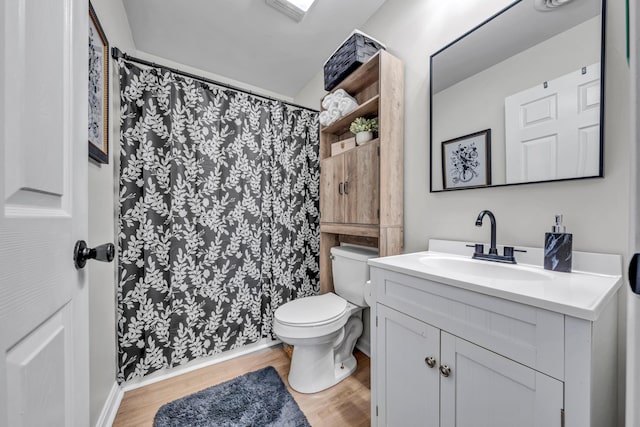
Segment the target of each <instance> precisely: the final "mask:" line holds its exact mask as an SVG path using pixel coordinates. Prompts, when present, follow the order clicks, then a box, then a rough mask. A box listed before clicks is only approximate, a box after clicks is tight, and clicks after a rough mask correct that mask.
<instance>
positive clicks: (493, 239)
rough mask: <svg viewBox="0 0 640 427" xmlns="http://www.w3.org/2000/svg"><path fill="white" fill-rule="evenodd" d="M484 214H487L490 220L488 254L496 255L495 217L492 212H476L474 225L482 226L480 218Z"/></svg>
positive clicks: (481, 218)
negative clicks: (476, 216)
mask: <svg viewBox="0 0 640 427" xmlns="http://www.w3.org/2000/svg"><path fill="white" fill-rule="evenodd" d="M485 215H489V220H490V221H491V247H490V248H489V255H498V248H496V217H495V216H494V215H493V212H491V211H487V210H484V211H482V212H480V213H479V214H478V218H477V219H476V227H482V220H483V219H484V216H485Z"/></svg>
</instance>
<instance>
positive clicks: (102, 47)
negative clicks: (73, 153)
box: [89, 3, 109, 163]
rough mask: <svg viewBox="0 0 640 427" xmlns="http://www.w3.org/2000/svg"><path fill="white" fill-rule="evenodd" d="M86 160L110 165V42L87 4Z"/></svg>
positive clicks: (91, 7) (90, 6) (94, 13)
mask: <svg viewBox="0 0 640 427" xmlns="http://www.w3.org/2000/svg"><path fill="white" fill-rule="evenodd" d="M89 157H90V158H91V159H93V160H95V161H97V162H98V163H109V42H108V41H107V36H106V35H105V34H104V31H103V30H102V26H101V25H100V21H99V20H98V16H97V15H96V12H95V10H93V6H92V5H91V3H89Z"/></svg>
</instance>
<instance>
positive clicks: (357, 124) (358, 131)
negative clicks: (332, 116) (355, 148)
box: [349, 117, 378, 145]
mask: <svg viewBox="0 0 640 427" xmlns="http://www.w3.org/2000/svg"><path fill="white" fill-rule="evenodd" d="M349 130H350V131H351V133H353V134H354V135H355V136H356V144H358V145H362V144H364V143H365V142H367V141H370V140H372V139H373V133H374V132H378V119H376V118H373V119H365V118H364V117H358V118H357V119H355V120H354V121H353V122H351V126H350V127H349Z"/></svg>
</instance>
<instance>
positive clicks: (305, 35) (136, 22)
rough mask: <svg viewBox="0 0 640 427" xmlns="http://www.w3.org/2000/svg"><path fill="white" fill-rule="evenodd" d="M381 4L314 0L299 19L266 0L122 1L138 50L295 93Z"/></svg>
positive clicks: (362, 0)
mask: <svg viewBox="0 0 640 427" xmlns="http://www.w3.org/2000/svg"><path fill="white" fill-rule="evenodd" d="M384 1H385V0H349V1H345V0H317V1H316V3H315V4H313V6H311V9H310V10H309V12H308V14H307V16H306V17H305V18H304V19H303V20H302V21H301V22H295V21H294V20H293V19H291V18H289V17H288V16H286V15H283V14H282V13H280V12H278V11H277V10H275V9H274V8H272V7H270V6H268V5H267V4H266V2H265V1H264V0H179V1H177V0H123V3H124V6H125V9H126V12H127V16H128V19H129V24H130V25H131V32H132V34H133V39H134V42H135V44H136V48H137V50H138V51H143V52H146V53H150V54H152V55H156V56H159V57H162V58H166V59H169V60H172V61H175V62H179V63H181V64H185V65H188V66H191V67H195V68H198V69H201V70H204V71H208V72H211V73H214V74H218V75H221V76H224V77H227V78H230V79H234V80H237V81H240V82H243V83H248V84H250V85H253V86H257V87H260V88H262V89H266V90H269V91H272V92H275V93H278V94H281V95H284V96H288V97H293V96H294V95H296V94H297V93H298V92H299V91H300V89H302V88H303V87H304V86H305V84H306V83H307V82H308V81H309V80H310V79H311V78H312V77H314V76H315V75H316V74H317V73H318V72H319V71H321V70H322V66H323V64H324V62H325V61H326V59H327V58H328V57H329V56H331V54H332V53H333V51H334V50H335V49H336V48H337V47H338V46H340V44H341V43H342V42H343V41H344V40H345V38H346V37H347V36H349V34H350V33H351V32H352V31H353V30H354V29H356V28H358V27H360V26H361V25H362V24H364V23H365V22H366V21H367V20H368V19H369V17H370V16H371V15H373V14H374V12H375V11H376V10H378V8H379V7H380V6H381V5H382V4H383V3H384ZM127 53H128V52H127Z"/></svg>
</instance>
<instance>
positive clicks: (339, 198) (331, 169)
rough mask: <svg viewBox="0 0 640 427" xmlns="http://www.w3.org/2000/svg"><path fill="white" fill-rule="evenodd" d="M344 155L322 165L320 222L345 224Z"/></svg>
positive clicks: (331, 158) (324, 161)
mask: <svg viewBox="0 0 640 427" xmlns="http://www.w3.org/2000/svg"><path fill="white" fill-rule="evenodd" d="M343 168H344V154H339V155H337V156H334V157H328V158H326V159H324V160H322V162H321V163H320V221H321V222H344V201H345V197H344V189H343V186H344V179H343Z"/></svg>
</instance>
